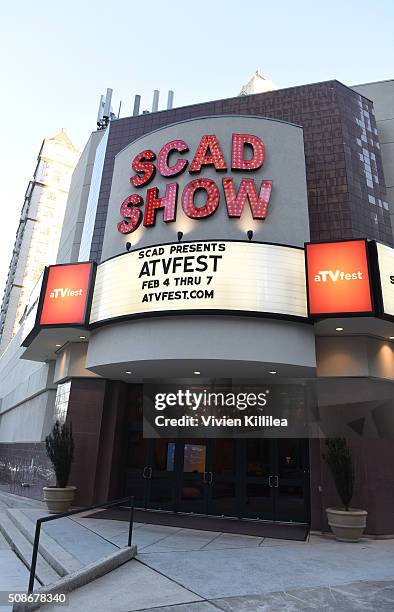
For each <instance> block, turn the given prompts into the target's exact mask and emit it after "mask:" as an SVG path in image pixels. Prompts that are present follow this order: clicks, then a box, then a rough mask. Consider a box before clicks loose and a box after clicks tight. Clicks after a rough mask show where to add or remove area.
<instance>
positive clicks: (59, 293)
mask: <svg viewBox="0 0 394 612" xmlns="http://www.w3.org/2000/svg"><path fill="white" fill-rule="evenodd" d="M82 292H83V289H69V288H68V287H65V288H63V287H61V288H60V287H58V288H56V289H54V290H53V291H51V293H50V294H49V297H50V298H51V299H55V300H56V299H57V298H65V297H74V296H81V295H82Z"/></svg>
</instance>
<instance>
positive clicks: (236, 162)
mask: <svg viewBox="0 0 394 612" xmlns="http://www.w3.org/2000/svg"><path fill="white" fill-rule="evenodd" d="M188 152H189V145H188V144H187V142H185V141H184V140H180V139H177V140H171V141H170V142H167V143H166V144H164V145H163V146H162V147H161V149H160V150H159V151H158V152H157V153H156V152H155V151H153V150H151V149H146V150H144V151H141V152H140V153H138V155H136V156H135V157H134V159H133V160H132V162H131V169H132V170H133V172H134V174H132V176H131V177H130V185H131V187H132V189H136V192H135V193H132V194H131V195H129V196H127V198H126V199H125V200H124V201H123V202H122V204H121V206H120V214H121V216H122V217H123V218H124V220H123V221H121V222H120V223H118V224H117V228H118V231H119V232H120V233H121V234H130V233H131V232H134V231H135V230H136V229H137V228H138V227H139V225H140V224H141V222H142V223H143V225H144V226H145V227H150V226H152V225H155V222H156V216H157V213H158V212H159V211H160V212H161V215H162V219H163V221H164V223H171V222H174V221H176V214H177V207H178V199H179V200H180V202H181V206H182V209H183V212H184V214H185V215H186V216H187V217H189V218H191V219H204V218H206V217H209V216H210V215H213V214H214V213H215V212H216V210H217V208H218V206H219V202H220V201H221V200H224V202H225V206H226V208H227V214H228V216H229V217H230V218H240V216H241V214H242V212H243V210H244V208H245V206H246V205H247V203H248V205H249V206H250V209H251V212H252V216H253V219H261V220H263V219H265V218H266V216H267V213H268V205H269V201H270V197H271V190H272V181H271V180H263V181H260V182H259V183H258V182H257V181H255V180H254V179H253V178H250V176H245V177H242V178H241V179H240V182H239V186H238V187H237V186H236V185H235V183H234V178H233V177H232V176H225V177H224V178H222V180H221V184H220V183H219V181H216V180H213V179H211V178H206V177H205V178H204V177H198V175H199V174H200V173H201V172H202V171H203V170H204V169H205V168H213V169H214V170H215V171H216V172H220V173H232V172H237V173H238V174H239V173H240V172H242V173H245V174H246V175H249V174H250V173H251V172H254V171H256V170H258V169H259V168H261V167H262V166H263V164H264V160H265V145H264V143H263V141H262V140H261V138H259V137H258V136H255V135H253V134H232V139H231V148H230V152H229V154H228V157H227V159H226V153H225V151H224V150H223V147H222V145H221V144H220V142H219V139H218V137H217V136H216V135H215V134H206V135H204V136H202V137H201V139H200V142H199V144H198V146H197V149H196V151H195V152H194V155H193V156H192V157H191V159H190V160H189V159H187V154H188ZM184 172H187V173H188V174H190V175H191V177H193V178H192V180H190V181H189V182H188V183H187V184H186V185H185V187H184V188H183V190H182V194H179V193H178V192H179V184H178V183H177V182H169V183H167V185H166V189H165V193H159V189H158V188H157V187H150V188H149V189H147V190H146V192H145V194H143V195H144V197H143V195H142V193H141V191H142V188H145V187H146V185H148V184H149V183H150V182H151V181H152V180H153V179H154V177H155V176H156V173H158V174H159V175H160V176H162V177H164V178H168V179H170V180H171V179H173V178H174V177H176V176H179V175H180V174H183V173H184ZM196 176H197V177H198V178H195V177H196ZM197 193H203V200H204V199H205V202H204V204H203V205H198V206H197V205H196V198H197ZM178 196H179V197H178ZM142 207H143V210H142Z"/></svg>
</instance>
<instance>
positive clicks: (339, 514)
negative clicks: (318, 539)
mask: <svg viewBox="0 0 394 612" xmlns="http://www.w3.org/2000/svg"><path fill="white" fill-rule="evenodd" d="M326 513H327V520H328V524H329V525H330V527H331V529H332V532H333V534H334V535H335V537H336V539H337V540H340V541H341V542H359V541H360V539H361V536H362V534H363V532H364V529H365V526H366V524H367V514H368V512H367V511H366V510H357V509H356V508H349V510H348V511H346V510H344V509H343V508H326Z"/></svg>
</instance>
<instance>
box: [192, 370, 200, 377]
mask: <svg viewBox="0 0 394 612" xmlns="http://www.w3.org/2000/svg"><path fill="white" fill-rule="evenodd" d="M193 374H196V376H198V375H199V374H201V372H199V371H198V370H195V371H194V372H193Z"/></svg>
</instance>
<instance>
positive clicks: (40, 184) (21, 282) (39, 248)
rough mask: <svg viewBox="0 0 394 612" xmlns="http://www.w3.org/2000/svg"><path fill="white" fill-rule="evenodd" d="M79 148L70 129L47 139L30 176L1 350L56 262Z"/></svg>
mask: <svg viewBox="0 0 394 612" xmlns="http://www.w3.org/2000/svg"><path fill="white" fill-rule="evenodd" d="M78 158H79V151H78V150H77V149H76V147H75V146H74V145H73V143H72V142H71V140H70V139H69V137H68V136H67V134H66V132H65V131H64V130H61V131H60V132H59V133H58V134H56V136H53V137H52V138H45V140H44V141H43V143H42V145H41V149H40V152H39V154H38V157H37V165H36V168H35V171H34V175H33V179H32V180H31V181H29V184H28V186H27V189H26V193H25V198H24V202H23V206H22V210H21V215H20V219H19V225H18V229H17V232H16V237H15V244H14V249H13V252H12V258H11V261H10V267H9V272H8V276H7V281H6V286H5V289H4V295H3V301H2V304H1V310H0V353H2V352H3V351H4V350H5V348H6V347H7V345H8V343H9V342H10V340H11V339H12V338H13V336H14V335H15V334H16V331H17V329H18V327H19V325H20V320H21V318H22V316H23V313H24V311H25V308H26V305H27V301H28V299H29V296H30V294H31V292H32V290H33V288H34V286H35V284H36V283H37V281H38V280H39V278H40V276H41V275H42V272H43V270H44V268H45V266H46V265H49V264H50V263H53V262H55V261H56V255H57V250H58V246H59V239H60V232H61V228H62V224H63V218H64V211H65V209H66V203H67V197H68V192H69V188H70V181H71V175H72V173H73V170H74V168H75V166H76V164H77V161H78Z"/></svg>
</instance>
